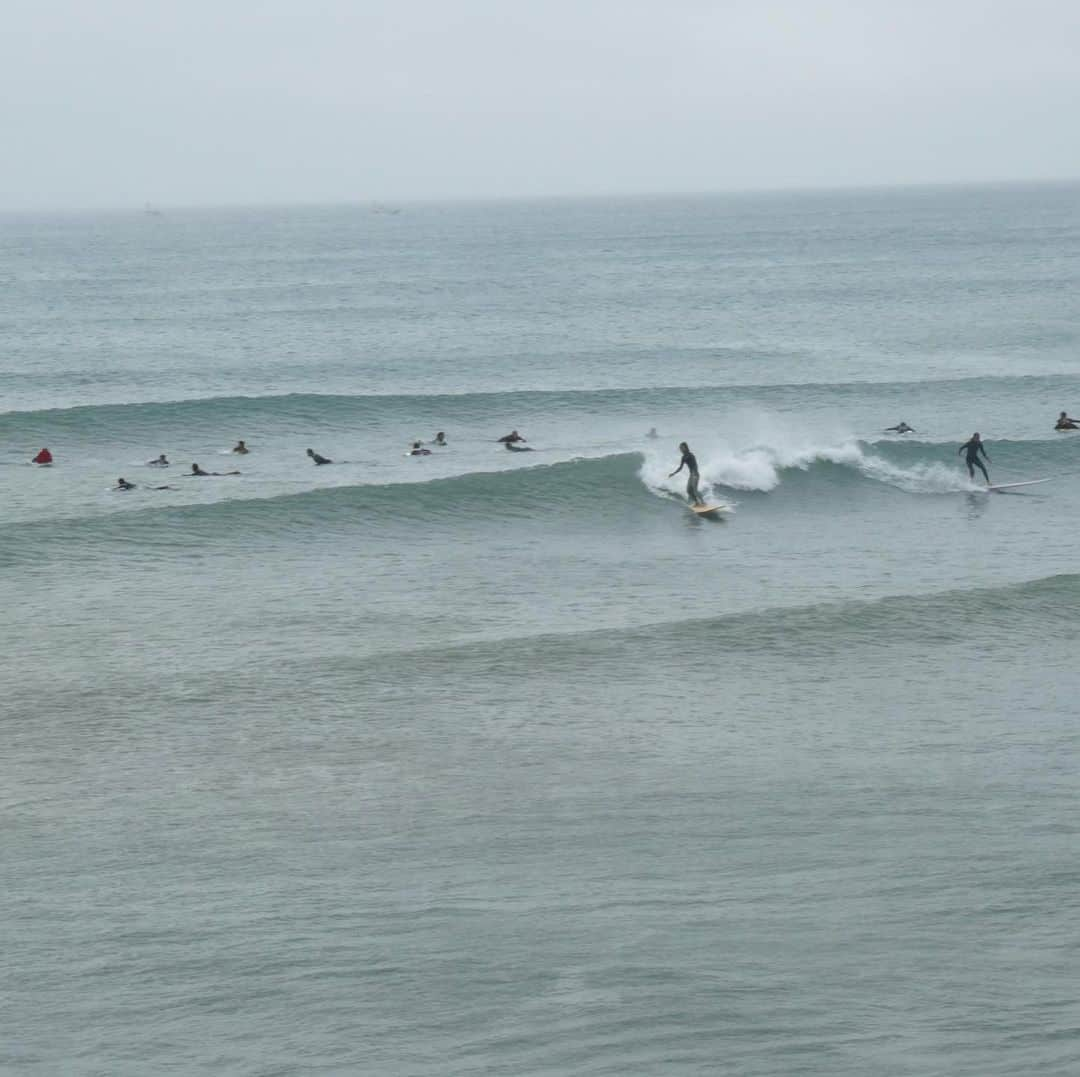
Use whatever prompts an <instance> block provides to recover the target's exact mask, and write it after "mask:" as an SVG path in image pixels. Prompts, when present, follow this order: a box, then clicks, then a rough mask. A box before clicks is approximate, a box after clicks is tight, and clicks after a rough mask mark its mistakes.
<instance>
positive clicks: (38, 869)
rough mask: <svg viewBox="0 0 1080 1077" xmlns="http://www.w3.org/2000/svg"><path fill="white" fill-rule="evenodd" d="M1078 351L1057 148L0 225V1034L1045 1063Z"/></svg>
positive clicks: (347, 1060) (60, 1041)
mask: <svg viewBox="0 0 1080 1077" xmlns="http://www.w3.org/2000/svg"><path fill="white" fill-rule="evenodd" d="M1078 347H1080V188H1077V187H1052V186H1040V187H1027V188H973V189H925V190H908V191H871V192H845V193H811V194H770V195H757V196H752V195H739V196H734V195H733V196H727V197H714V198H681V199H675V198H670V199H662V198H657V199H647V200H594V201H557V200H553V201H547V202H534V203H515V202H503V203H497V204H480V203H476V204H455V205H436V204H429V205H409V206H403V207H401V212H399V213H387V212H380V213H373V212H371V211H370V210H369V209H368V208H366V207H332V208H310V207H309V208H303V207H301V208H281V209H252V210H202V211H194V210H191V211H166V212H164V213H163V214H161V215H150V214H141V213H111V214H94V215H89V214H83V215H80V214H68V215H52V216H32V215H21V216H7V217H4V218H2V220H0V410H2V414H0V572H2V575H0V597H2V604H3V610H4V617H3V619H2V622H0V633H2V636H0V663H2V669H3V673H4V677H3V695H2V699H0V713H2V725H0V728H2V730H3V752H2V753H0V776H2V782H0V793H2V797H3V801H2V803H3V829H2V837H0V853H2V861H0V862H2V865H3V887H2V888H0V925H2V928H3V937H4V939H5V945H4V967H5V976H4V980H5V991H4V993H3V995H2V996H0V1030H2V1035H0V1071H2V1072H4V1073H11V1074H27V1075H30V1074H33V1075H38V1074H40V1075H52V1074H78V1075H83V1074H86V1075H90V1074H102V1075H105V1074H108V1075H132V1077H135V1075H139V1077H142V1075H145V1074H156V1073H184V1074H186V1073H192V1074H215V1075H226V1077H231V1075H270V1074H373V1075H375V1074H377V1075H387V1077H390V1075H418V1077H420V1075H443V1074H455V1075H457V1074H460V1075H480V1074H488V1075H504V1074H544V1075H579V1074H581V1075H583V1074H589V1075H599V1074H610V1075H626V1074H640V1075H653V1074H673V1075H683V1074H714V1073H731V1074H739V1075H787V1074H795V1073H798V1074H820V1075H837V1074H851V1075H865V1074H889V1075H906V1074H912V1075H914V1074H919V1075H922V1074H950V1075H959V1074H964V1075H972V1077H986V1075H990V1074H1002V1075H1005V1074H1008V1075H1014V1074H1021V1073H1025V1074H1027V1073H1040V1074H1062V1075H1064V1074H1074V1073H1076V1072H1078V1071H1080V977H1078V975H1077V972H1076V961H1077V939H1078V938H1080V896H1078V894H1080V866H1078V863H1077V849H1078V826H1080V820H1078V816H1077V794H1078V793H1080V777H1078V774H1077V752H1078V749H1080V732H1078V725H1077V710H1078V707H1077V700H1078V699H1080V674H1078V672H1077V653H1078V636H1080V560H1078V549H1080V543H1078V539H1077V524H1078V520H1080V432H1078V433H1076V434H1067V433H1066V434H1062V433H1056V432H1055V431H1054V430H1053V424H1054V420H1055V418H1056V416H1057V414H1058V412H1059V411H1060V410H1062V409H1065V410H1071V411H1072V412H1074V413H1075V412H1076V411H1077V410H1080V373H1078V371H1080V366H1078ZM901 420H904V421H906V422H908V423H910V424H911V425H912V426H914V427H915V429H916V431H917V432H916V433H914V434H910V435H907V436H906V437H897V436H895V435H891V434H888V433H885V432H884V431H885V428H886V427H889V426H892V425H895V424H896V423H898V422H900V421H901ZM650 428H655V429H656V431H657V433H658V437H656V438H655V439H653V438H649V437H647V436H646V435H647V432H648V431H649V430H650ZM512 429H517V430H518V431H520V433H521V434H522V435H523V436H524V437H525V438H526V439H527V442H526V444H527V445H528V447H529V448H530V449H532V450H533V451H532V452H530V453H512V452H509V451H507V450H505V449H504V448H503V447H502V445H500V444H498V443H497V442H496V439H497V438H498V437H500V436H501V435H503V434H506V433H509V432H510V431H511V430H512ZM975 430H978V431H980V432H981V434H982V436H983V438H984V439H985V441H986V445H987V448H988V451H989V454H990V458H991V459H990V463H989V465H988V466H989V468H990V474H991V476H992V478H993V479H994V481H995V482H1009V481H1020V480H1026V479H1034V478H1044V477H1051V478H1052V479H1053V481H1052V482H1049V483H1045V484H1043V485H1041V486H1034V487H1030V488H1027V489H1017V490H1016V491H1015V492H1013V493H1011V494H1008V493H1002V494H987V493H985V492H982V491H980V486H981V476H980V475H978V473H976V480H978V481H975V482H973V481H971V480H970V479H969V477H968V475H967V472H966V470H965V468H964V466H963V458H962V457H961V456H958V455H957V450H958V448H959V446H960V444H961V443H962V442H964V441H966V440H967V438H968V437H970V435H971V434H972V432H973V431H975ZM437 431H444V432H445V434H446V440H447V443H448V445H447V447H446V448H435V447H431V448H432V451H431V455H425V456H409V455H406V454H407V453H408V451H409V447H410V446H411V444H412V443H413V442H414V441H416V440H421V441H424V442H430V441H431V440H432V439H433V438H434V435H435V434H436V432H437ZM241 438H242V439H244V440H245V441H246V443H247V445H248V446H249V447H250V449H251V452H250V453H249V454H248V455H246V456H237V455H233V454H231V453H230V449H231V448H232V446H233V445H234V444H235V443H236V442H237V440H239V439H241ZM684 440H685V441H687V442H689V444H690V446H691V448H692V450H693V451H694V452H695V454H696V456H697V459H698V461H699V464H700V466H701V473H702V485H703V489H704V490H705V492H706V494H707V496H708V497H709V499H710V500H717V501H721V502H723V503H725V504H727V505H729V506H730V507H731V508H732V509H733V510H734V511H733V512H731V513H728V514H726V516H725V517H724V518H722V519H720V520H708V519H699V518H697V517H695V516H694V515H693V514H691V513H689V512H688V511H687V509H686V507H685V501H684V494H683V490H684V484H685V477H686V476H685V471H684V472H683V473H682V474H681V475H677V476H675V477H674V478H670V477H669V472H671V471H672V470H674V469H675V467H676V466H677V465H678V463H679V451H678V448H677V446H678V443H679V442H680V441H684ZM43 446H48V448H49V449H50V450H51V451H52V453H53V455H54V457H55V464H54V465H53V466H52V467H50V468H35V467H33V466H31V465H30V464H29V463H28V460H29V459H30V457H31V456H33V455H34V454H35V453H36V452H37V451H38V450H39V449H40V448H42V447H43ZM429 447H430V446H429ZM308 448H312V449H314V450H315V451H316V452H318V453H321V454H323V455H325V456H328V457H330V458H331V459H332V460H333V461H334V463H333V464H332V465H329V466H324V467H316V466H314V465H313V464H312V463H311V461H310V459H309V458H308V457H307V456H306V455H305V451H306V450H307V449H308ZM159 453H165V454H166V455H167V457H168V459H169V460H170V462H171V466H170V468H169V469H168V470H160V471H159V470H155V469H152V468H148V467H147V466H146V461H148V460H150V459H152V458H154V457H156V456H157V455H158V454H159ZM193 463H198V464H199V465H200V466H201V467H202V468H203V469H204V470H207V471H217V472H228V471H232V470H239V471H240V472H241V474H239V475H230V476H223V477H207V478H192V477H188V476H186V475H185V472H189V471H190V470H191V465H192V464H193ZM121 476H122V477H124V478H126V479H127V480H128V481H130V482H134V483H136V484H137V488H136V489H135V490H132V491H128V492H117V491H115V490H113V489H112V487H113V486H114V485H115V483H116V479H117V478H118V477H121ZM157 486H167V487H169V488H168V489H164V490H158V489H154V487H157Z"/></svg>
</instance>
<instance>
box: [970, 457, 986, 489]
mask: <svg viewBox="0 0 1080 1077" xmlns="http://www.w3.org/2000/svg"><path fill="white" fill-rule="evenodd" d="M975 466H976V467H977V468H978V469H979V470H980V471H981V472H982V473H983V478H984V479H986V485H987V486H989V485H990V476H989V475H988V474H987V473H986V468H984V467H983V465H982V461H981V460H976V461H975ZM971 477H972V478H975V472H974V471H973V472H972V473H971Z"/></svg>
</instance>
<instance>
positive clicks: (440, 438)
mask: <svg viewBox="0 0 1080 1077" xmlns="http://www.w3.org/2000/svg"><path fill="white" fill-rule="evenodd" d="M431 444H432V445H438V446H439V447H440V448H442V449H445V448H446V435H445V434H444V433H443V432H442V431H441V430H440V431H439V432H438V433H437V434H436V435H435V440H434V441H433V442H432V443H431Z"/></svg>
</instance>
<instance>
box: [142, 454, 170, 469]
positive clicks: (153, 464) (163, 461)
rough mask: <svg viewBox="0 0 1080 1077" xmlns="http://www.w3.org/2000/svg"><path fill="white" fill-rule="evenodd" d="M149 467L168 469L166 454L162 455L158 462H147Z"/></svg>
mask: <svg viewBox="0 0 1080 1077" xmlns="http://www.w3.org/2000/svg"><path fill="white" fill-rule="evenodd" d="M146 466H147V467H168V466H169V461H168V460H166V459H165V454H164V453H162V454H161V455H160V456H159V457H158V458H157V459H156V460H147V461H146Z"/></svg>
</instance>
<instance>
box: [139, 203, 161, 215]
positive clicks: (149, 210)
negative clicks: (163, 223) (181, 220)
mask: <svg viewBox="0 0 1080 1077" xmlns="http://www.w3.org/2000/svg"><path fill="white" fill-rule="evenodd" d="M143 213H145V214H146V215H147V216H148V217H164V216H165V214H164V213H162V212H161V210H160V209H155V208H154V207H153V206H152V205H150V203H149V202H147V203H146V205H145V206H143Z"/></svg>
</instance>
